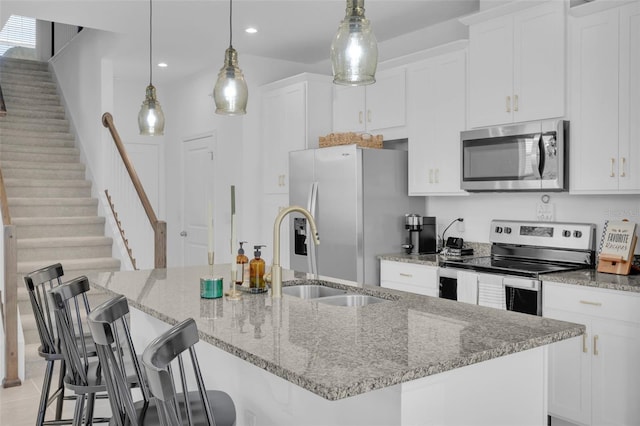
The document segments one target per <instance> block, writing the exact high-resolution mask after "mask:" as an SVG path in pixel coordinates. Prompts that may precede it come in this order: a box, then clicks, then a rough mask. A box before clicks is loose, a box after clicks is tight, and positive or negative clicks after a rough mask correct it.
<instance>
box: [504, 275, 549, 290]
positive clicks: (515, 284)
mask: <svg viewBox="0 0 640 426" xmlns="http://www.w3.org/2000/svg"><path fill="white" fill-rule="evenodd" d="M502 282H503V283H504V286H505V287H512V288H523V289H525V290H534V291H540V281H539V280H528V279H526V278H512V277H504V279H503V281H502Z"/></svg>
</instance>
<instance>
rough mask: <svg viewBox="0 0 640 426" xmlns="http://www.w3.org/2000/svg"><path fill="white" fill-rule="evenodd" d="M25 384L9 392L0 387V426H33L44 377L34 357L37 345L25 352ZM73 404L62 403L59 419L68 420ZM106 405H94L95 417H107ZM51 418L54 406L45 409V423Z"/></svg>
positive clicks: (40, 362)
mask: <svg viewBox="0 0 640 426" xmlns="http://www.w3.org/2000/svg"><path fill="white" fill-rule="evenodd" d="M25 351H26V355H25V358H26V359H25V362H26V365H25V370H26V372H25V375H26V377H25V381H24V383H22V385H21V386H16V387H13V388H6V389H5V388H2V387H0V425H3V426H5V425H7V426H9V425H11V426H33V425H34V424H35V422H36V415H37V413H38V403H39V402H40V389H41V388H42V380H43V377H44V368H45V365H46V363H45V362H44V361H43V360H42V358H40V356H38V351H37V345H33V344H32V345H27V347H26V348H25ZM58 368H59V367H58V365H57V364H56V374H55V375H54V378H53V382H52V383H53V384H54V386H55V384H56V383H58V374H57V369H58ZM74 406H75V402H74V401H72V400H69V401H65V402H64V406H63V417H64V418H72V417H73V409H74ZM109 413H110V411H109V403H108V401H107V400H100V401H97V402H96V416H109ZM54 414H55V402H53V403H52V404H51V405H50V406H49V408H48V409H47V417H46V419H47V420H50V419H53V417H54Z"/></svg>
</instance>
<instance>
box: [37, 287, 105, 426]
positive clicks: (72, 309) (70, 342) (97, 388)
mask: <svg viewBox="0 0 640 426" xmlns="http://www.w3.org/2000/svg"><path fill="white" fill-rule="evenodd" d="M89 288H90V287H89V280H88V279H87V277H85V276H81V277H78V278H75V279H73V280H71V281H69V282H66V283H64V284H62V285H60V286H58V287H55V288H52V289H51V290H49V296H50V299H51V302H52V306H53V308H54V313H55V319H56V327H57V330H58V337H59V338H60V349H61V353H62V354H63V356H64V362H65V364H66V368H67V371H66V375H65V377H64V384H65V386H66V387H67V388H69V389H70V390H72V391H73V392H74V393H75V395H76V406H75V411H74V416H73V424H74V425H80V424H82V419H83V416H82V412H83V409H84V402H85V398H86V399H87V411H86V417H85V420H86V424H87V425H91V424H93V422H94V421H96V422H108V421H109V419H108V418H99V419H93V408H94V403H95V396H96V394H97V393H98V392H105V391H106V386H105V384H104V383H103V380H102V377H101V373H100V365H99V361H98V359H97V358H96V357H91V358H90V354H91V352H90V350H91V351H95V348H94V345H93V342H91V345H89V344H87V342H86V339H85V332H84V327H83V318H85V317H86V315H88V314H89V313H90V312H91V309H90V308H89V302H88V300H87V295H86V293H87V292H88V291H89Z"/></svg>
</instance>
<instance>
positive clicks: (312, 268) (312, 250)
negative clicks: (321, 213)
mask: <svg viewBox="0 0 640 426" xmlns="http://www.w3.org/2000/svg"><path fill="white" fill-rule="evenodd" d="M317 201H318V182H313V183H312V184H311V188H310V190H309V198H308V200H307V210H309V213H311V216H313V218H314V219H315V218H316V204H317ZM307 235H311V227H310V226H309V223H307ZM307 251H308V253H309V257H307V263H308V271H309V272H311V273H312V274H313V275H314V276H315V278H316V279H317V278H318V261H317V258H316V245H315V244H313V240H311V239H309V238H307Z"/></svg>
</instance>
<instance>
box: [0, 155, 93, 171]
mask: <svg viewBox="0 0 640 426" xmlns="http://www.w3.org/2000/svg"><path fill="white" fill-rule="evenodd" d="M0 167H2V170H3V171H4V170H5V169H6V170H8V169H46V170H82V171H84V170H85V165H84V164H82V163H53V162H49V163H43V162H38V163H36V162H33V161H19V160H8V159H5V158H2V155H0Z"/></svg>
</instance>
